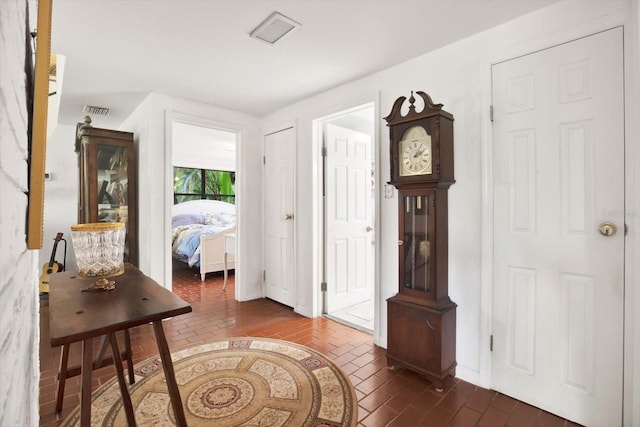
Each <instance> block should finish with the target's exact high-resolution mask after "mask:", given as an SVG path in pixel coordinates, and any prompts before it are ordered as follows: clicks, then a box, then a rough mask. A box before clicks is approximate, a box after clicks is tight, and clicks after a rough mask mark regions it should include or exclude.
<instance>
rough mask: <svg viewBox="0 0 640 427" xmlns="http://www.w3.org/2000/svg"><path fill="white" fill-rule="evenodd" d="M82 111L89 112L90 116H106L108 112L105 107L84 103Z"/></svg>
mask: <svg viewBox="0 0 640 427" xmlns="http://www.w3.org/2000/svg"><path fill="white" fill-rule="evenodd" d="M82 112H83V113H85V114H90V115H92V116H106V115H107V114H109V109H108V108H107V107H96V106H95V105H85V106H84V108H83V109H82Z"/></svg>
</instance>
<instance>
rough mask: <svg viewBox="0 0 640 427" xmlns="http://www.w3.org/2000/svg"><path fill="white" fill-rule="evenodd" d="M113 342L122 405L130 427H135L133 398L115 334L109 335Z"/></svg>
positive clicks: (114, 363) (114, 362)
mask: <svg viewBox="0 0 640 427" xmlns="http://www.w3.org/2000/svg"><path fill="white" fill-rule="evenodd" d="M109 339H110V340H111V350H112V352H113V365H114V366H115V368H116V373H117V374H118V375H117V376H118V385H119V386H120V394H121V395H122V404H123V405H124V413H125V414H126V415H127V424H128V425H129V427H135V425H136V418H135V416H134V414H133V404H132V403H131V396H130V395H129V390H127V383H126V382H125V380H124V369H123V368H122V358H121V357H120V348H119V347H118V339H117V338H116V334H115V332H114V333H112V334H109Z"/></svg>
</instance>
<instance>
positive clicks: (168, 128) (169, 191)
mask: <svg viewBox="0 0 640 427" xmlns="http://www.w3.org/2000/svg"><path fill="white" fill-rule="evenodd" d="M173 123H185V124H190V125H194V126H201V127H206V128H211V129H220V130H225V131H229V132H233V133H235V134H236V173H237V174H236V188H238V189H240V188H242V187H241V183H242V173H240V172H241V171H240V155H241V150H242V128H241V127H238V126H234V125H232V124H229V123H225V122H220V121H217V120H214V119H211V118H207V117H202V116H196V115H193V114H188V113H182V112H179V111H174V110H165V115H164V135H165V138H164V153H165V155H164V159H165V185H164V189H165V191H164V200H165V212H164V217H165V220H164V223H165V226H164V227H163V230H164V234H165V237H164V246H163V251H164V253H165V256H164V259H165V267H164V271H165V272H164V277H165V280H166V283H167V287H168V288H169V289H171V286H172V285H171V283H172V281H173V273H172V268H171V264H172V256H171V249H170V248H171V207H172V206H173V162H172V156H173V151H172V150H173V132H172V130H173ZM241 212H242V191H240V192H239V193H238V191H236V217H237V218H240V213H241ZM241 243H242V224H241V222H240V221H238V224H237V227H236V245H237V250H236V252H237V253H236V255H235V263H236V273H235V283H236V285H235V299H237V300H239V301H242V299H241V296H242V295H243V292H244V291H245V289H244V287H243V278H242V276H243V270H242V252H243V251H242V244H241Z"/></svg>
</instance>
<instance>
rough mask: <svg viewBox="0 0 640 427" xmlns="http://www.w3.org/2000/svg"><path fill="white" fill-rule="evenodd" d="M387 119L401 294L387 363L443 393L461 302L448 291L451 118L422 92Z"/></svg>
mask: <svg viewBox="0 0 640 427" xmlns="http://www.w3.org/2000/svg"><path fill="white" fill-rule="evenodd" d="M416 95H418V96H420V98H422V100H423V104H424V107H423V108H422V110H421V111H420V112H417V111H416V106H415V101H416V99H415V98H414V96H413V92H411V97H410V98H409V111H408V113H407V114H406V115H404V116H403V115H402V114H401V112H400V110H401V109H402V106H403V104H404V103H405V101H406V100H407V98H406V97H404V96H402V97H400V98H398V99H397V100H396V101H395V103H394V104H393V108H392V109H391V113H390V114H389V115H388V116H387V117H385V120H386V121H387V126H388V127H389V132H390V149H391V180H390V181H389V183H390V184H392V185H393V186H395V187H396V188H397V189H398V226H399V240H398V255H399V258H398V259H399V265H398V293H397V294H396V295H394V296H392V297H391V298H389V299H388V300H387V310H388V312H387V321H388V323H387V334H388V335H387V364H388V365H389V366H390V367H405V368H407V369H410V370H412V371H415V372H417V373H419V374H421V375H424V376H425V377H427V378H428V379H429V380H430V381H431V382H432V383H433V384H434V386H435V387H436V389H438V390H441V389H442V387H443V383H444V380H445V378H446V377H447V376H454V375H455V368H456V304H455V303H454V302H453V301H451V299H450V298H449V294H448V249H449V247H448V208H447V192H448V190H449V187H450V186H451V184H453V183H454V182H455V180H454V178H453V116H452V115H451V114H449V113H448V112H446V111H444V110H442V104H434V103H433V101H432V100H431V97H429V95H427V94H426V93H424V92H420V91H418V92H416Z"/></svg>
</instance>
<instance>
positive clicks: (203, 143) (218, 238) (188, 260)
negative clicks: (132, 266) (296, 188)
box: [171, 122, 238, 281]
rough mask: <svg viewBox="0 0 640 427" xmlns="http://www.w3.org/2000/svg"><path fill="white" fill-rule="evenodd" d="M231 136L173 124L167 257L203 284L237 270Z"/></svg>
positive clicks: (212, 129)
mask: <svg viewBox="0 0 640 427" xmlns="http://www.w3.org/2000/svg"><path fill="white" fill-rule="evenodd" d="M237 139H238V134H237V132H235V131H229V130H225V129H218V128H215V127H209V126H205V125H200V124H194V123H185V122H173V123H172V129H171V146H172V151H171V153H172V154H171V164H172V173H173V182H172V184H173V185H172V186H173V197H172V202H173V205H172V208H171V256H172V264H173V268H174V269H175V268H190V269H191V270H193V272H194V274H198V275H200V277H201V280H202V281H205V280H207V277H209V278H211V277H212V276H222V275H225V276H226V275H227V274H228V273H229V272H232V271H233V270H234V269H235V259H234V254H235V231H236V217H237V215H236V185H235V184H236V145H237Z"/></svg>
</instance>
